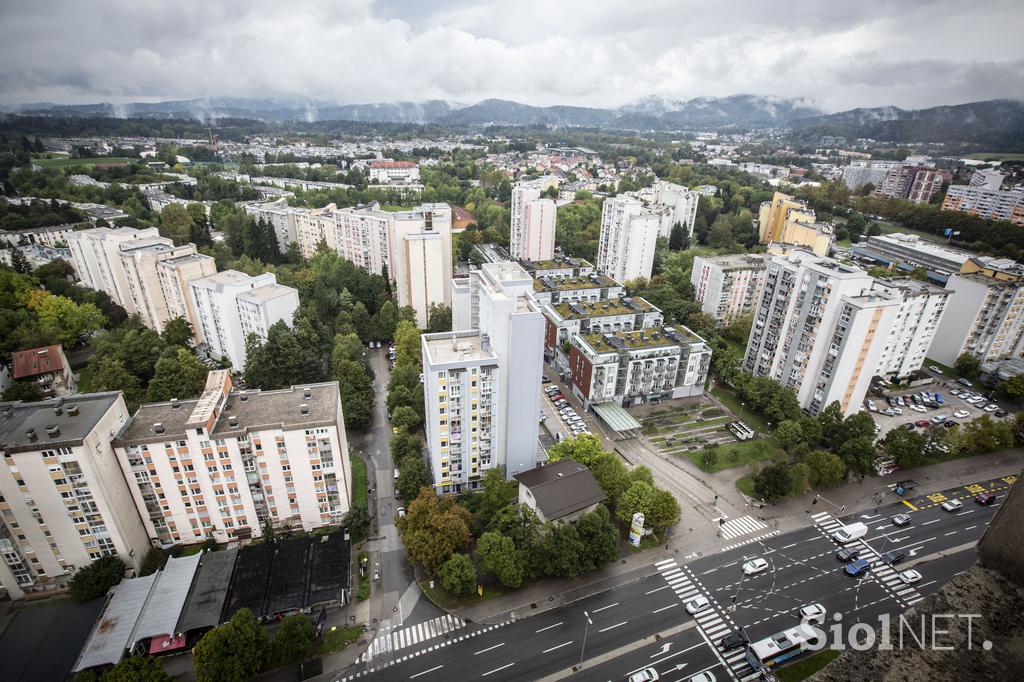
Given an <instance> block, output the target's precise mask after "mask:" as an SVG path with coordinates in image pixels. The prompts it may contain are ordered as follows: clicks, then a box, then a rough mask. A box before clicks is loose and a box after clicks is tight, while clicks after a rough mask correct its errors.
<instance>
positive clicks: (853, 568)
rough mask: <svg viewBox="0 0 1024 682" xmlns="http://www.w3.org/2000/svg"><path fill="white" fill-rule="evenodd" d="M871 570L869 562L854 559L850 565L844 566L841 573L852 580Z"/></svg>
mask: <svg viewBox="0 0 1024 682" xmlns="http://www.w3.org/2000/svg"><path fill="white" fill-rule="evenodd" d="M870 570H871V562H870V561H866V560H864V559H854V560H853V561H851V562H850V563H848V564H846V568H844V569H843V572H845V573H846V575H849V576H853V577H854V578H856V577H858V576H861V575H864V574H865V573H867V572H868V571H870Z"/></svg>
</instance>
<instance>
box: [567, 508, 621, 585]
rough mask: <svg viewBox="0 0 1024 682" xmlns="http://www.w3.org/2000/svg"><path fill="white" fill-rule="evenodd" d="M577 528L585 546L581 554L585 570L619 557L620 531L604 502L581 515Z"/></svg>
mask: <svg viewBox="0 0 1024 682" xmlns="http://www.w3.org/2000/svg"><path fill="white" fill-rule="evenodd" d="M576 529H577V531H579V536H580V540H581V541H582V542H583V546H584V551H583V554H582V556H581V561H582V567H583V570H584V571H587V572H589V571H593V570H595V569H598V568H601V567H602V566H606V565H608V564H610V563H612V562H613V561H615V560H616V559H618V558H619V531H618V529H617V528H616V526H615V523H614V522H613V521H612V517H611V514H610V513H609V512H608V508H607V507H605V506H604V505H603V504H599V505H597V507H596V508H595V509H594V511H592V512H587V513H586V514H583V515H582V516H580V518H579V520H578V521H577V522H576Z"/></svg>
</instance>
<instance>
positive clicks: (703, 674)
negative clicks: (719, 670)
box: [689, 670, 715, 682]
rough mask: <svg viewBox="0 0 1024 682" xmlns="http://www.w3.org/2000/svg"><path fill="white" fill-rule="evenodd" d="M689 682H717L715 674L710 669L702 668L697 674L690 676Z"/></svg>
mask: <svg viewBox="0 0 1024 682" xmlns="http://www.w3.org/2000/svg"><path fill="white" fill-rule="evenodd" d="M689 682H715V676H714V675H713V674H712V673H711V671H710V670H701V671H700V672H699V673H697V674H696V675H693V676H692V677H690V680H689Z"/></svg>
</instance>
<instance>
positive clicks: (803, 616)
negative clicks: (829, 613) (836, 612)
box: [800, 604, 825, 625]
mask: <svg viewBox="0 0 1024 682" xmlns="http://www.w3.org/2000/svg"><path fill="white" fill-rule="evenodd" d="M800 620H801V621H803V622H805V623H810V624H811V625H818V624H819V623H824V622H825V607H824V606H822V605H821V604H807V605H806V606H801V607H800Z"/></svg>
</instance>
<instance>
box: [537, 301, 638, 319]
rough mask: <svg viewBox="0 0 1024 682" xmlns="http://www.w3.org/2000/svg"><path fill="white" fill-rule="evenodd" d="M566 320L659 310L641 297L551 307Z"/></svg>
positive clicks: (560, 304)
mask: <svg viewBox="0 0 1024 682" xmlns="http://www.w3.org/2000/svg"><path fill="white" fill-rule="evenodd" d="M551 308H552V310H554V311H555V312H557V313H558V314H559V315H561V316H562V319H564V320H583V319H589V318H591V317H604V316H610V315H632V314H636V313H647V312H652V311H657V310H658V309H657V308H655V307H654V306H653V305H651V304H650V303H649V302H648V301H646V300H645V299H643V298H640V297H639V296H632V297H619V298H609V299H608V300H605V301H580V302H578V303H568V302H563V303H559V304H558V305H553V306H551Z"/></svg>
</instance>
